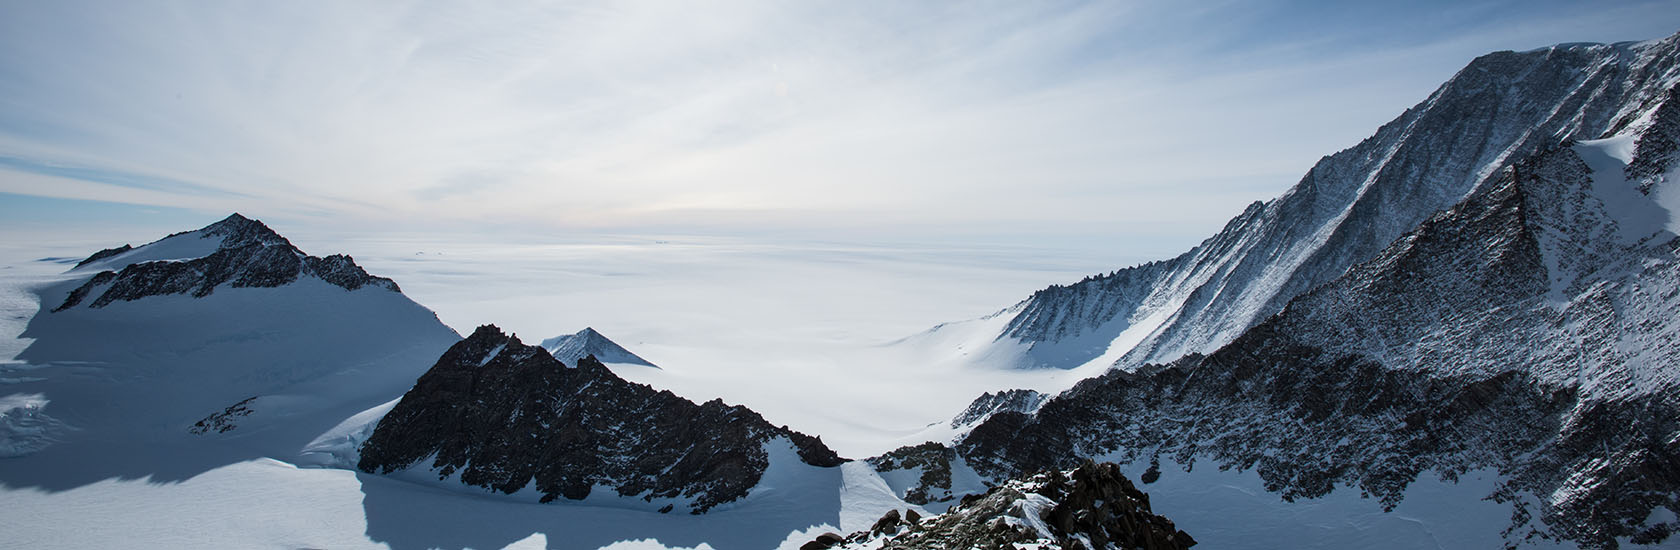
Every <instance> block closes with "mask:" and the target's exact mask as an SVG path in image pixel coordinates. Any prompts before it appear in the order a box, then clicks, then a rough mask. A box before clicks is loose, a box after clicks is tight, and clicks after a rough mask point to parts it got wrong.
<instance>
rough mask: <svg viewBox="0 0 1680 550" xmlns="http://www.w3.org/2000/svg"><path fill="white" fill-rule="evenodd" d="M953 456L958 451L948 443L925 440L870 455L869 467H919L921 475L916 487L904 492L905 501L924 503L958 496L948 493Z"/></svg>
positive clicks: (900, 468)
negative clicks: (920, 442) (880, 453)
mask: <svg viewBox="0 0 1680 550" xmlns="http://www.w3.org/2000/svg"><path fill="white" fill-rule="evenodd" d="M956 457H957V452H956V451H954V450H952V449H951V448H950V447H946V446H944V445H941V444H939V443H934V442H928V443H923V444H921V445H915V446H911V447H901V448H899V449H897V450H894V451H892V452H890V453H887V454H884V455H881V456H878V457H874V458H871V459H869V467H871V468H874V469H875V471H877V472H890V471H893V470H920V471H921V473H922V474H921V477H920V478H919V479H918V480H917V482H916V486H915V487H912V488H910V489H909V490H908V491H906V492H905V494H904V501H905V502H908V503H911V504H927V503H930V502H943V501H947V500H951V499H952V498H955V497H956V496H957V495H953V494H951V461H953V460H955V459H956Z"/></svg>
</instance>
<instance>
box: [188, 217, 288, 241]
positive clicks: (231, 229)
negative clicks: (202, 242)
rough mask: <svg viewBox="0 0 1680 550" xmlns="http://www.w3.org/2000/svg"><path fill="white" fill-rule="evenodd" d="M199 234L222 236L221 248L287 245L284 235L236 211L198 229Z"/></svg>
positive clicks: (207, 236)
mask: <svg viewBox="0 0 1680 550" xmlns="http://www.w3.org/2000/svg"><path fill="white" fill-rule="evenodd" d="M198 233H199V236H201V237H204V238H210V237H222V246H221V248H238V247H241V246H247V245H251V244H262V245H289V244H291V242H289V241H287V240H286V238H285V237H281V236H280V234H279V233H275V232H274V230H273V229H269V227H268V226H267V225H264V224H263V222H260V221H257V220H253V219H251V218H247V217H245V216H244V215H241V214H240V213H238V212H234V213H233V214H230V215H228V217H226V218H222V221H219V222H216V223H213V224H210V225H207V226H204V228H203V229H199V230H198Z"/></svg>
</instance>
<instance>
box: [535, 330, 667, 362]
mask: <svg viewBox="0 0 1680 550" xmlns="http://www.w3.org/2000/svg"><path fill="white" fill-rule="evenodd" d="M542 348H543V349H545V350H548V352H549V353H550V354H553V355H554V358H555V359H559V360H560V362H562V363H565V364H568V365H575V364H577V362H578V361H579V360H581V359H583V358H585V357H589V356H591V355H593V356H595V358H596V359H598V360H600V361H601V362H602V363H624V364H630V365H642V366H645V367H653V368H656V369H657V368H659V367H658V366H657V365H654V364H653V363H651V362H649V361H648V360H647V359H643V358H641V357H640V356H638V355H636V354H634V353H630V350H627V349H624V346H620V345H618V343H617V342H614V341H612V340H610V339H608V338H607V337H606V336H604V335H602V334H601V333H600V332H596V331H595V329H593V328H590V327H584V329H583V330H580V331H578V332H577V334H569V335H565V336H556V337H553V338H549V339H547V340H543V341H542Z"/></svg>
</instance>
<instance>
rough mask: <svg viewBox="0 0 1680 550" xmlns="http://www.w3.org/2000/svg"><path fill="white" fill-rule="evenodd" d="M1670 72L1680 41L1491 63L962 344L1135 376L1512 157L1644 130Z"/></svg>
mask: <svg viewBox="0 0 1680 550" xmlns="http://www.w3.org/2000/svg"><path fill="white" fill-rule="evenodd" d="M1676 79H1680V35H1676V36H1671V37H1669V38H1666V39H1663V40H1657V41H1651V42H1643V43H1621V44H1611V45H1604V44H1569V45H1560V46H1553V47H1550V48H1543V49H1539V50H1532V51H1526V52H1498V53H1492V54H1488V55H1485V56H1482V57H1480V58H1477V59H1476V60H1475V61H1473V62H1471V63H1470V64H1469V66H1467V67H1465V68H1464V69H1463V70H1461V71H1459V72H1458V74H1457V75H1455V76H1454V77H1453V78H1452V79H1451V80H1449V81H1448V82H1447V83H1445V84H1443V85H1442V86H1441V87H1440V88H1439V89H1437V90H1436V91H1435V92H1434V93H1433V94H1431V95H1430V96H1429V98H1428V99H1425V100H1424V101H1423V102H1422V103H1419V104H1418V105H1417V106H1415V107H1413V108H1411V109H1409V110H1407V111H1406V112H1405V113H1404V114H1402V115H1401V116H1400V117H1399V118H1396V119H1395V120H1393V121H1392V122H1389V123H1388V124H1385V125H1383V126H1382V127H1381V128H1379V129H1378V130H1377V132H1376V134H1375V135H1373V136H1371V137H1370V138H1368V139H1366V140H1364V141H1363V142H1361V143H1359V144H1358V145H1356V146H1354V147H1351V148H1348V149H1346V150H1343V151H1341V152H1338V153H1336V154H1333V155H1330V156H1327V157H1325V158H1324V159H1323V160H1321V161H1319V163H1318V164H1317V165H1315V166H1313V168H1312V169H1311V170H1310V171H1308V172H1307V174H1306V176H1305V177H1303V178H1302V179H1301V181H1300V182H1299V183H1297V184H1296V185H1295V186H1294V188H1292V189H1290V190H1289V191H1288V192H1286V193H1285V194H1284V195H1282V196H1280V197H1278V198H1276V199H1273V200H1270V201H1267V202H1256V203H1254V204H1252V205H1251V206H1250V207H1249V208H1248V209H1247V210H1245V211H1244V212H1242V213H1241V214H1239V215H1238V216H1237V217H1235V218H1233V219H1232V220H1231V221H1230V222H1229V223H1227V224H1226V226H1225V228H1224V229H1222V230H1221V231H1220V232H1219V233H1217V234H1215V235H1214V236H1212V237H1210V238H1208V239H1207V240H1206V241H1203V242H1202V243H1201V244H1200V245H1198V246H1197V247H1195V248H1193V249H1191V250H1190V251H1188V252H1185V253H1184V254H1183V255H1180V256H1178V257H1175V258H1172V259H1168V260H1164V261H1159V262H1151V263H1147V264H1143V265H1139V266H1136V267H1129V268H1125V269H1121V270H1118V271H1115V272H1113V273H1108V274H1103V275H1097V276H1093V277H1088V278H1086V280H1083V281H1080V282H1077V283H1074V284H1071V285H1065V286H1064V285H1057V286H1052V287H1049V288H1046V289H1044V290H1041V291H1039V292H1037V293H1035V294H1033V295H1032V296H1031V297H1029V298H1028V299H1027V300H1025V301H1023V302H1022V303H1020V304H1017V305H1015V306H1013V307H1012V308H1010V309H1008V310H1006V311H1005V312H1004V314H1005V315H1008V316H1009V317H1010V319H1009V322H1008V323H1007V325H1005V326H1004V327H1003V329H1002V331H1001V332H994V333H989V334H980V335H976V336H975V338H974V340H973V341H972V342H970V343H969V344H968V345H967V349H969V350H974V349H976V348H979V347H991V348H997V349H999V350H1000V351H1001V350H1007V349H1013V348H1024V350H1025V351H1024V352H1021V353H1020V354H1019V357H1018V358H1017V359H1015V364H1016V365H1018V366H1020V367H1025V368H1037V367H1051V368H1076V367H1079V366H1081V365H1085V364H1095V363H1101V365H1095V366H1099V367H1104V366H1107V365H1111V364H1114V365H1118V366H1120V367H1122V368H1136V367H1137V366H1139V365H1142V364H1145V363H1162V362H1168V361H1172V360H1174V359H1177V358H1179V357H1180V356H1183V355H1185V354H1188V353H1209V352H1212V351H1213V350H1215V349H1217V348H1219V347H1220V346H1222V345H1224V344H1226V343H1229V342H1230V341H1232V340H1234V339H1235V338H1236V337H1237V336H1238V335H1240V334H1241V333H1242V331H1244V330H1246V329H1248V328H1250V327H1252V326H1254V325H1256V324H1259V323H1260V322H1262V321H1264V320H1265V319H1266V318H1267V317H1269V316H1271V315H1273V314H1275V313H1277V312H1279V311H1282V309H1283V307H1284V305H1285V304H1287V303H1288V302H1289V301H1290V300H1291V299H1293V298H1295V297H1296V296H1299V295H1301V294H1304V293H1306V292H1308V291H1310V290H1312V289H1313V288H1316V287H1318V286H1320V285H1322V284H1324V283H1326V282H1329V281H1330V280H1332V279H1334V278H1336V277H1339V276H1341V274H1342V273H1344V272H1346V271H1347V270H1348V268H1350V267H1352V266H1353V265H1355V264H1358V263H1361V262H1365V261H1367V260H1369V259H1371V258H1373V257H1374V256H1375V255H1376V254H1377V253H1378V252H1380V251H1381V250H1383V249H1384V247H1387V246H1388V244H1389V243H1391V242H1393V241H1394V240H1395V239H1397V238H1400V236H1401V235H1402V234H1404V233H1406V232H1408V231H1410V230H1411V229H1412V228H1414V227H1417V225H1418V224H1420V223H1422V222H1424V221H1425V220H1427V219H1429V218H1430V217H1431V216H1434V215H1435V213H1436V212H1439V211H1441V210H1444V209H1447V208H1449V207H1451V206H1452V205H1454V204H1456V203H1458V202H1460V201H1461V200H1463V199H1464V198H1465V197H1467V196H1468V195H1469V194H1470V193H1471V192H1472V191H1473V190H1474V189H1476V188H1477V187H1478V186H1481V185H1483V184H1484V182H1486V181H1488V180H1490V179H1496V178H1498V177H1500V176H1499V173H1500V171H1501V170H1502V169H1503V168H1504V167H1505V166H1508V165H1509V164H1510V163H1512V162H1514V161H1517V160H1519V159H1522V158H1525V157H1528V156H1531V155H1533V154H1535V153H1537V152H1539V151H1541V150H1544V149H1547V148H1551V147H1554V146H1556V145H1557V144H1558V143H1560V142H1562V141H1564V140H1589V139H1594V138H1599V137H1608V136H1612V135H1618V134H1626V133H1628V130H1629V129H1631V128H1634V127H1636V126H1641V125H1645V124H1648V123H1649V121H1650V120H1651V118H1652V116H1653V114H1654V112H1655V111H1656V110H1657V109H1659V108H1661V107H1662V106H1663V105H1668V104H1669V102H1667V101H1666V98H1667V97H1668V94H1669V93H1670V92H1669V91H1670V90H1671V89H1673V87H1674V83H1675V81H1676ZM1668 108H1670V109H1673V108H1674V107H1668ZM1673 133H1674V130H1673V128H1672V126H1670V127H1668V130H1667V131H1666V132H1657V133H1652V134H1651V135H1652V138H1651V139H1648V140H1647V142H1648V143H1650V144H1651V145H1652V146H1655V145H1656V144H1657V143H1658V142H1660V141H1661V138H1659V137H1657V136H1669V137H1668V138H1667V139H1670V140H1672V139H1674V138H1673V137H1672V134H1673ZM1662 163H1663V161H1662V159H1661V158H1659V157H1658V156H1656V155H1650V154H1642V155H1640V156H1639V159H1638V160H1637V161H1636V164H1635V165H1633V166H1630V170H1633V171H1636V172H1639V174H1641V175H1640V176H1638V177H1643V178H1645V179H1646V180H1650V179H1653V178H1656V177H1660V172H1661V170H1662V168H1661V166H1660V165H1662ZM976 355H981V354H978V353H977V354H976Z"/></svg>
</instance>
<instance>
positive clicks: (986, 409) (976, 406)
mask: <svg viewBox="0 0 1680 550" xmlns="http://www.w3.org/2000/svg"><path fill="white" fill-rule="evenodd" d="M1047 399H1050V396H1048V395H1044V394H1042V393H1038V392H1035V391H1032V390H1007V391H1000V392H997V393H992V392H986V393H985V394H984V395H981V396H980V397H978V398H976V399H975V400H974V401H973V402H970V403H969V404H968V408H967V409H963V412H962V413H961V414H958V415H957V416H956V418H952V419H951V427H952V428H960V427H963V426H965V425H968V424H973V423H975V422H979V421H981V420H985V419H986V417H989V416H991V415H993V414H997V413H1000V412H1004V411H1014V412H1021V413H1031V412H1033V411H1035V410H1038V406H1039V405H1043V404H1044V401H1045V400H1047Z"/></svg>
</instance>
